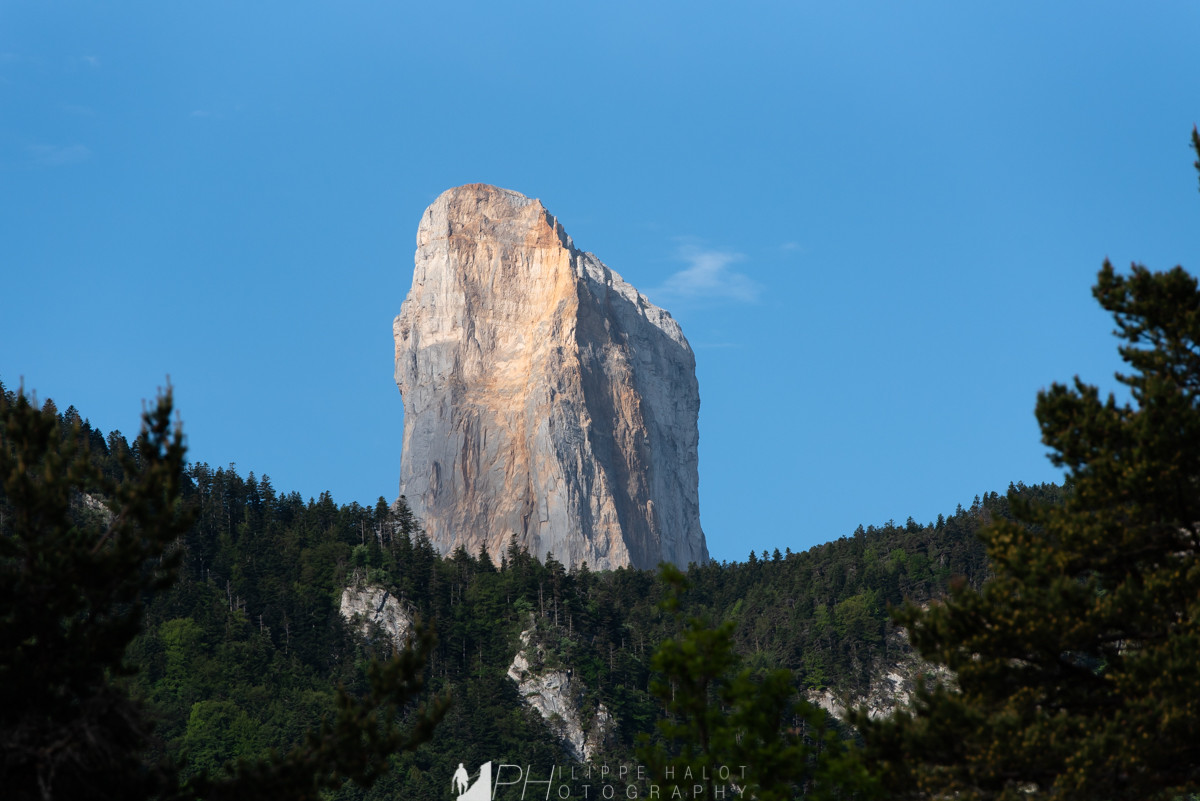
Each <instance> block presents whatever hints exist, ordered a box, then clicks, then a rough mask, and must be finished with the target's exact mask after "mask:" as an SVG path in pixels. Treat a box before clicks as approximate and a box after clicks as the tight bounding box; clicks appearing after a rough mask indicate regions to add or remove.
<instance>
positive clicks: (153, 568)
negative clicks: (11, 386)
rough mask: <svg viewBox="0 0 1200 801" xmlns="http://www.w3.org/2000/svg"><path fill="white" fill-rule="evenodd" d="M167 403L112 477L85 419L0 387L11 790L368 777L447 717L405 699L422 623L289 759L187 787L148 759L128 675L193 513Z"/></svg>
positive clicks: (164, 788)
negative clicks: (126, 684)
mask: <svg viewBox="0 0 1200 801" xmlns="http://www.w3.org/2000/svg"><path fill="white" fill-rule="evenodd" d="M171 412H172V403H171V395H170V392H169V391H168V392H167V393H166V394H165V395H163V396H162V397H160V398H159V401H158V403H157V405H156V407H155V408H154V410H153V411H151V412H149V413H148V414H147V415H146V416H145V422H144V426H143V428H142V431H141V434H140V435H139V436H138V438H137V440H136V441H135V443H134V445H133V447H130V448H114V450H115V451H116V453H115V457H116V458H117V459H119V462H120V469H119V470H117V471H115V472H116V473H118V474H120V477H119V478H115V477H114V476H113V475H112V473H113V471H110V470H107V469H106V468H102V467H101V466H99V465H98V464H97V462H96V460H93V458H92V456H91V453H90V452H89V449H88V447H87V444H88V443H87V439H86V438H85V437H84V436H83V432H82V429H81V426H80V424H79V423H78V420H77V419H76V420H75V421H74V422H73V423H72V424H69V425H66V426H64V425H63V424H62V421H60V419H59V417H58V415H57V413H56V411H55V409H54V408H53V406H52V405H50V404H46V405H45V406H44V407H43V408H41V409H39V408H37V407H35V406H34V405H33V404H32V403H30V401H29V399H28V398H27V397H26V396H25V395H24V394H23V393H21V394H15V395H10V394H7V393H2V392H0V791H2V794H3V797H4V798H5V799H43V800H44V799H60V798H61V799H71V801H81V800H83V799H112V798H122V799H130V800H131V801H134V800H136V799H147V798H170V799H179V801H184V800H185V799H197V798H209V799H223V798H230V799H232V798H238V799H255V798H272V799H273V798H291V799H317V798H320V797H321V792H322V791H323V790H326V789H330V788H334V787H337V786H339V785H341V784H342V783H343V782H344V781H345V779H346V778H352V779H354V780H356V781H358V782H359V783H361V784H364V785H369V784H370V783H371V782H372V781H374V780H375V779H376V778H377V777H378V776H379V775H380V774H381V773H382V772H383V771H385V770H386V769H387V767H388V765H389V760H390V757H391V755H392V754H394V753H396V752H397V751H401V750H407V749H412V748H415V747H416V746H417V745H418V744H419V743H421V742H423V741H424V740H427V739H428V738H429V737H430V736H431V734H432V729H433V727H434V725H436V723H437V722H438V721H439V720H440V719H441V717H442V715H443V714H444V713H445V709H446V703H445V701H444V699H439V700H435V701H434V702H432V703H431V704H429V705H427V706H426V707H424V708H422V709H417V710H412V709H410V708H409V707H410V706H411V705H412V704H413V703H414V702H415V700H416V699H417V698H418V697H419V696H420V695H421V694H422V691H423V687H424V678H423V677H424V665H425V660H426V658H427V656H428V654H429V653H430V651H431V649H432V647H433V642H432V635H431V634H429V633H428V632H419V633H418V634H417V636H416V637H415V638H414V642H413V647H412V648H409V649H406V650H404V651H402V652H401V653H399V654H397V655H396V656H395V657H394V658H393V659H391V660H389V661H386V662H379V663H375V664H373V665H372V666H371V667H370V668H369V671H368V673H369V676H368V679H369V680H368V684H369V689H368V691H367V692H366V693H365V695H364V696H362V697H357V698H356V697H351V696H350V695H348V694H346V693H344V692H341V693H339V695H338V698H337V714H336V716H335V717H333V718H332V719H330V720H328V721H327V722H326V723H325V724H324V725H323V726H322V728H321V729H320V730H319V731H316V732H313V733H311V734H310V735H309V736H308V738H307V740H306V742H305V743H304V745H302V746H300V747H297V748H295V749H293V750H291V751H289V752H288V753H286V754H282V755H280V754H272V755H271V756H270V757H268V758H265V759H261V760H258V761H251V762H242V763H239V764H238V765H237V766H235V767H234V768H233V769H231V770H230V771H228V772H217V773H209V774H201V775H200V776H199V777H198V778H195V779H193V780H190V781H188V782H187V783H186V784H184V783H183V782H182V778H181V777H182V773H181V769H180V766H178V765H175V764H170V763H164V764H161V765H149V764H146V763H145V761H144V755H143V749H144V747H145V745H146V743H147V739H148V736H149V733H150V729H151V725H150V722H149V721H150V720H151V715H150V714H149V713H148V712H147V711H146V710H145V709H143V708H142V707H141V705H139V704H138V703H137V702H135V701H134V700H132V699H131V698H130V697H129V695H128V694H127V693H126V691H125V690H124V688H123V685H122V684H121V683H120V678H121V676H122V675H124V674H128V673H129V672H130V670H131V668H129V667H128V665H127V664H126V663H125V652H126V648H127V647H128V645H129V643H130V641H131V640H132V639H133V638H134V636H135V635H136V634H137V632H138V630H139V628H140V624H141V618H142V605H143V603H144V601H145V599H146V598H147V597H148V596H149V595H150V594H152V593H155V592H159V591H162V590H165V589H166V588H167V587H169V586H170V585H171V583H172V582H173V581H174V579H175V577H176V572H177V567H178V564H179V560H180V555H181V553H182V551H181V549H180V548H179V547H178V545H177V541H178V539H179V537H180V536H181V535H182V534H183V533H184V532H185V531H186V530H187V529H188V526H189V524H190V522H191V520H192V517H193V512H192V511H191V510H190V509H189V508H188V507H186V506H185V505H184V502H183V500H182V495H183V493H182V489H183V484H184V453H185V449H184V445H183V435H182V432H181V431H180V429H179V427H178V426H177V425H175V424H173V423H172V421H171ZM76 417H77V416H76ZM110 441H113V442H117V443H119V444H121V445H123V444H124V440H123V438H120V437H119V435H115V436H114V439H113V440H110ZM219 474H220V471H218V475H219ZM402 712H403V713H406V715H405V716H406V718H407V720H408V723H409V724H410V725H409V726H407V727H404V726H401V713H402Z"/></svg>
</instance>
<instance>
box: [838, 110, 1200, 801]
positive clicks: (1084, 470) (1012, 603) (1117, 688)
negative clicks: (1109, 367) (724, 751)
mask: <svg viewBox="0 0 1200 801" xmlns="http://www.w3.org/2000/svg"><path fill="white" fill-rule="evenodd" d="M1192 141H1193V146H1194V147H1195V148H1196V150H1197V152H1198V153H1200V136H1198V135H1197V133H1196V132H1195V131H1193V133H1192ZM1197 167H1198V168H1200V163H1198V164H1197ZM1094 295H1095V297H1096V299H1097V300H1098V301H1099V302H1100V304H1101V305H1102V306H1103V307H1104V308H1105V309H1107V310H1108V311H1109V312H1111V313H1112V315H1113V317H1114V319H1115V321H1116V331H1115V333H1116V335H1117V336H1118V337H1119V338H1120V339H1121V340H1122V344H1121V346H1120V348H1119V351H1120V354H1121V357H1122V359H1124V361H1125V362H1126V363H1127V364H1128V365H1129V370H1130V371H1129V373H1128V374H1118V376H1117V378H1118V380H1119V381H1120V382H1121V383H1123V384H1124V385H1125V386H1127V387H1128V389H1129V396H1130V401H1128V402H1119V401H1118V400H1117V399H1115V398H1114V397H1113V396H1111V395H1110V396H1109V397H1108V398H1106V399H1102V398H1101V396H1100V393H1099V391H1098V390H1097V389H1096V387H1094V386H1089V385H1086V384H1084V383H1083V382H1082V381H1080V380H1079V379H1078V378H1077V379H1076V380H1075V382H1074V384H1073V385H1072V386H1064V385H1059V384H1056V385H1054V386H1052V387H1051V388H1050V389H1049V390H1046V391H1044V392H1043V393H1041V394H1040V395H1039V397H1038V402H1037V418H1038V421H1039V424H1040V426H1041V431H1042V440H1043V442H1045V444H1046V445H1047V446H1049V447H1050V448H1051V450H1052V455H1051V459H1052V461H1053V462H1054V463H1055V464H1056V465H1058V466H1061V467H1064V468H1066V470H1067V477H1068V485H1069V492H1068V495H1067V498H1066V501H1065V503H1064V504H1061V505H1056V506H1050V505H1037V504H1030V503H1025V502H1022V501H1021V499H1020V498H1019V497H1017V495H1016V493H1010V502H1011V503H1012V508H1013V510H1014V512H1015V513H1016V514H1017V516H1018V518H1019V519H1020V521H1021V523H1017V522H1012V521H1005V520H999V521H997V522H995V523H994V524H992V525H991V526H989V527H988V528H986V529H985V530H984V532H983V534H982V535H981V536H982V538H983V540H984V542H985V544H986V546H987V551H988V555H989V558H990V560H991V564H992V568H993V570H994V577H993V578H992V579H990V580H989V581H988V582H987V583H985V584H984V586H983V587H982V588H981V589H980V590H978V591H975V590H972V589H969V588H968V587H966V586H965V584H964V585H960V586H957V587H956V588H954V589H953V590H952V592H951V594H950V596H949V597H948V598H947V599H946V601H945V603H943V604H937V605H934V606H933V607H932V608H930V609H929V610H928V611H922V610H920V609H918V608H915V607H911V606H910V607H909V608H908V609H907V610H905V611H904V612H903V613H902V614H901V615H900V616H899V620H900V622H902V623H903V625H905V627H906V628H907V629H908V631H909V633H910V634H911V637H912V641H913V643H914V644H915V645H916V647H917V648H918V649H919V650H920V652H921V653H922V655H923V656H925V657H926V658H928V659H932V660H933V661H935V662H938V663H940V664H942V665H945V666H947V667H949V668H950V669H951V670H952V671H954V673H955V675H956V680H955V682H953V683H951V684H950V685H945V684H943V685H939V686H937V687H936V688H926V689H925V690H924V691H923V692H921V693H920V694H919V697H918V699H917V702H916V705H915V710H914V711H912V712H911V713H904V714H899V715H897V716H896V717H895V718H894V719H893V720H890V721H884V722H873V721H870V720H869V719H867V717H866V715H865V714H864V713H859V714H858V715H857V719H856V723H857V725H858V726H859V727H860V728H861V729H862V731H863V733H864V735H865V736H866V740H867V743H868V745H869V748H870V752H871V754H872V755H873V757H874V758H875V759H876V760H877V761H878V763H879V764H880V765H881V766H882V767H883V768H884V775H885V777H886V779H887V783H888V785H889V787H890V789H891V790H892V792H893V793H895V794H896V796H897V797H907V798H933V797H939V798H942V797H944V798H950V797H954V798H961V799H972V798H979V799H1014V801H1015V799H1029V798H1031V797H1053V798H1062V799H1089V801H1098V800H1100V799H1152V798H1163V799H1167V798H1175V797H1179V796H1181V795H1185V794H1187V793H1194V792H1196V790H1197V789H1198V788H1200V289H1198V287H1197V282H1196V279H1195V278H1193V277H1192V276H1190V275H1188V274H1187V273H1186V272H1184V270H1183V269H1182V268H1179V267H1176V268H1174V269H1173V270H1171V271H1169V272H1164V273H1156V272H1151V271H1150V270H1147V269H1146V268H1145V267H1142V266H1139V265H1134V266H1133V268H1132V270H1131V271H1130V273H1129V274H1128V275H1119V274H1117V272H1116V271H1115V270H1114V269H1113V267H1112V265H1111V264H1109V263H1107V262H1106V263H1105V264H1104V267H1103V269H1102V270H1101V271H1100V274H1099V279H1098V281H1097V284H1096V286H1095V289H1094ZM1022 523H1023V524H1022Z"/></svg>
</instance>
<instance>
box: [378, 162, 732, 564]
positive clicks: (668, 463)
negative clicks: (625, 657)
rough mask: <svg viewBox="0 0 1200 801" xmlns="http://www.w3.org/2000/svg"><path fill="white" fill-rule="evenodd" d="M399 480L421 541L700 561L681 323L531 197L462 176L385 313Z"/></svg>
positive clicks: (426, 223)
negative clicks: (513, 542)
mask: <svg viewBox="0 0 1200 801" xmlns="http://www.w3.org/2000/svg"><path fill="white" fill-rule="evenodd" d="M393 331H394V334H395V344H396V384H397V385H398V386H399V388H400V392H401V395H402V396H403V399H404V444H403V455H402V463H401V469H400V493H401V494H402V495H405V496H406V497H407V498H408V502H409V504H410V506H411V507H412V510H413V512H414V513H415V514H416V515H417V517H418V518H419V519H420V520H421V522H422V523H423V525H424V527H425V530H426V532H427V534H428V535H429V537H430V539H431V540H432V541H433V542H434V544H435V545H436V546H437V547H438V548H439V549H440V550H441V551H442V552H443V553H448V552H450V551H452V550H454V549H455V548H457V547H458V546H460V545H462V546H464V547H465V548H466V549H467V550H468V551H469V552H470V553H471V554H476V553H478V552H479V550H480V548H483V549H484V550H486V551H487V552H488V553H489V554H490V555H491V557H492V558H493V559H494V560H497V561H498V560H499V558H500V556H501V554H502V553H503V552H504V551H505V549H506V548H507V546H508V543H509V541H510V539H511V538H512V537H514V536H515V537H516V539H517V542H518V543H519V544H520V545H521V546H523V547H527V548H528V549H529V551H530V552H531V553H534V554H536V555H538V556H539V557H542V558H544V557H545V556H546V554H547V553H551V552H552V553H553V554H554V556H555V558H557V559H558V560H560V561H562V562H564V563H567V564H572V565H577V564H579V563H581V562H587V563H588V565H589V566H590V567H591V568H593V569H607V568H616V567H620V566H634V567H640V568H652V567H654V566H656V565H657V564H658V563H659V562H660V561H667V562H673V563H675V564H677V565H680V566H686V565H687V564H688V563H690V562H697V563H702V562H705V561H707V559H708V549H707V547H706V546H705V542H704V532H703V531H702V530H701V528H700V504H699V497H698V474H697V451H696V448H697V442H698V433H697V427H696V422H697V416H698V414H699V409H700V396H699V390H698V387H697V384H696V372H695V358H694V357H693V354H692V350H691V348H690V347H689V345H688V343H687V340H686V339H685V338H684V336H683V332H682V331H681V330H680V328H679V324H678V323H677V322H675V320H674V319H672V317H671V315H670V314H668V313H667V312H666V311H664V310H662V309H660V308H658V307H657V306H655V305H654V304H652V303H650V302H649V301H648V300H647V299H646V298H645V296H644V295H641V294H640V293H639V292H638V291H637V290H636V289H634V288H633V287H632V286H630V285H629V284H628V283H626V282H625V280H624V279H622V278H621V276H619V275H617V274H616V273H615V272H613V271H612V270H611V269H609V268H608V267H607V266H606V265H605V264H603V263H602V262H601V261H600V260H599V259H597V258H596V257H595V256H594V255H592V254H591V253H583V252H580V251H579V250H576V249H575V246H574V244H573V243H572V241H571V238H570V237H569V236H567V234H566V232H565V231H564V230H563V228H562V226H561V225H559V223H558V220H557V219H555V218H554V217H553V216H552V215H551V214H550V212H548V211H547V210H546V208H545V207H544V206H543V205H542V204H541V202H540V201H538V200H531V199H529V198H527V197H525V196H523V195H521V194H518V193H516V192H512V191H509V190H505V189H498V188H496V187H494V186H486V185H483V184H471V185H468V186H461V187H458V188H456V189H450V190H448V191H446V192H444V193H443V194H442V195H441V196H440V197H439V198H438V199H437V200H436V201H434V203H433V205H431V206H430V207H429V208H428V209H426V210H425V214H424V215H423V216H422V218H421V224H420V227H419V228H418V230H417V253H416V269H415V271H414V274H413V284H412V289H411V290H410V291H409V293H408V297H407V298H406V299H405V300H404V303H403V305H402V306H401V309H400V314H399V316H398V317H396V320H395V323H394V325H393Z"/></svg>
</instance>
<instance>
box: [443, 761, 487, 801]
mask: <svg viewBox="0 0 1200 801" xmlns="http://www.w3.org/2000/svg"><path fill="white" fill-rule="evenodd" d="M469 780H470V777H469V776H467V769H466V768H464V767H463V763H461V762H459V763H458V770H456V771H454V779H453V781H452V783H453V785H454V792H455V793H456V794H457V795H458V801H491V798H492V763H491V762H484V763H483V764H482V765H480V766H479V773H478V776H477V778H476V779H475V783H474V784H472V785H471V786H470V787H469V788H468V787H467V782H468V781H469Z"/></svg>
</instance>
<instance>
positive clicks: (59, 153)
mask: <svg viewBox="0 0 1200 801" xmlns="http://www.w3.org/2000/svg"><path fill="white" fill-rule="evenodd" d="M28 150H29V155H30V156H32V157H33V162H34V163H35V164H37V165H39V166H41V167H62V166H65V165H67V164H78V163H79V162H81V161H87V160H88V159H89V158H91V156H92V151H91V150H89V149H88V148H87V147H86V146H85V145H30V146H29V148H28Z"/></svg>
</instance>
